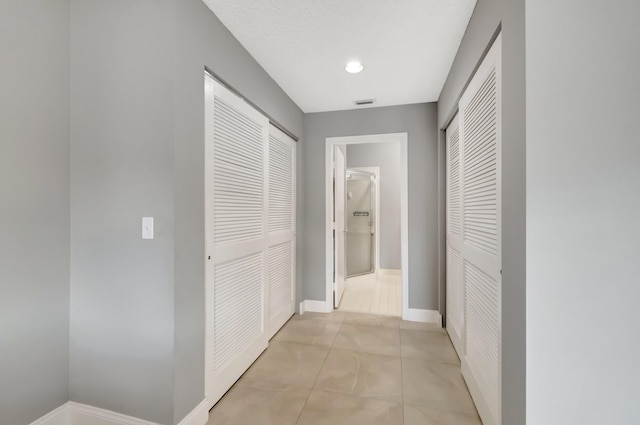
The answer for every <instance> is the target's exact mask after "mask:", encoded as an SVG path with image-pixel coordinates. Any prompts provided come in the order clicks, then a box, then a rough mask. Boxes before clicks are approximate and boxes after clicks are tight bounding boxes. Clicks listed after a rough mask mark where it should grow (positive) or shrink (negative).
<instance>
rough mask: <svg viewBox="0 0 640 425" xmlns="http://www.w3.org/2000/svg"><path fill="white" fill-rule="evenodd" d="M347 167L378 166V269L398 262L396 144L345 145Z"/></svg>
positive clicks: (395, 264) (396, 266) (394, 267)
mask: <svg viewBox="0 0 640 425" xmlns="http://www.w3.org/2000/svg"><path fill="white" fill-rule="evenodd" d="M347 167H349V168H352V167H380V181H379V185H380V199H379V205H380V229H378V231H379V232H380V268H382V269H397V270H399V269H400V268H401V263H400V174H401V173H400V171H401V166H400V145H398V144H394V143H366V144H362V145H347Z"/></svg>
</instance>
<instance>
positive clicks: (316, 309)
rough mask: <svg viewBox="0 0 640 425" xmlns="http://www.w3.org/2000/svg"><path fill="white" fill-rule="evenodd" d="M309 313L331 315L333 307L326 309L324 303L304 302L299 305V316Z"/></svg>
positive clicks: (325, 303) (315, 301)
mask: <svg viewBox="0 0 640 425" xmlns="http://www.w3.org/2000/svg"><path fill="white" fill-rule="evenodd" d="M307 311H308V312H310V313H331V312H332V311H333V307H331V308H330V307H328V306H327V302H326V301H317V300H304V301H302V302H301V303H300V314H304V313H305V312H307Z"/></svg>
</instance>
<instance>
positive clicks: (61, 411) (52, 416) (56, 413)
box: [29, 403, 69, 425]
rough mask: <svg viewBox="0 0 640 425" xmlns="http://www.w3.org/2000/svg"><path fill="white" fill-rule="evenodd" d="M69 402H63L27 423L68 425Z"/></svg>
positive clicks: (34, 424) (31, 424) (32, 424)
mask: <svg viewBox="0 0 640 425" xmlns="http://www.w3.org/2000/svg"><path fill="white" fill-rule="evenodd" d="M68 404H69V403H65V404H63V405H62V406H60V407H58V408H57V409H54V410H52V411H51V412H49V413H47V414H46V415H44V416H42V417H40V418H38V419H36V420H35V421H33V422H31V423H30V424H29V425H69V406H68Z"/></svg>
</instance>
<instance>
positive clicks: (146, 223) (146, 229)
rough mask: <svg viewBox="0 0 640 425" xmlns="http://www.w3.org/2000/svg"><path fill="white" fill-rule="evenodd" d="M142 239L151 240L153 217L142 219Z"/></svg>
mask: <svg viewBox="0 0 640 425" xmlns="http://www.w3.org/2000/svg"><path fill="white" fill-rule="evenodd" d="M142 239H153V217H142Z"/></svg>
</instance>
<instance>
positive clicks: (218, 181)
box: [213, 95, 264, 245]
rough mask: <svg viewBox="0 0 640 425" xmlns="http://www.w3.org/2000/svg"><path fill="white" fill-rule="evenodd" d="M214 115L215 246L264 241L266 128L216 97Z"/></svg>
mask: <svg viewBox="0 0 640 425" xmlns="http://www.w3.org/2000/svg"><path fill="white" fill-rule="evenodd" d="M213 113H214V116H215V119H214V128H213V132H214V137H213V138H214V140H213V144H214V150H213V159H214V164H213V181H214V188H213V191H214V218H213V232H214V235H213V238H214V244H215V245H224V244H231V243H238V242H241V241H244V240H251V239H260V238H264V233H263V228H262V226H263V214H264V205H263V202H264V183H263V179H264V168H263V167H264V140H263V134H264V128H263V127H261V126H260V125H258V124H256V123H255V122H254V121H253V120H252V119H251V118H250V117H248V116H247V115H246V114H244V113H243V112H242V111H239V110H238V109H237V108H234V107H233V106H231V105H229V103H228V102H227V101H225V100H224V99H223V98H221V97H220V96H217V95H215V100H214V112H213Z"/></svg>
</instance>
